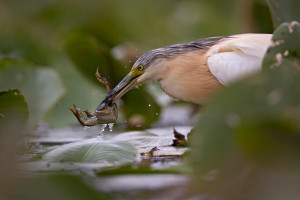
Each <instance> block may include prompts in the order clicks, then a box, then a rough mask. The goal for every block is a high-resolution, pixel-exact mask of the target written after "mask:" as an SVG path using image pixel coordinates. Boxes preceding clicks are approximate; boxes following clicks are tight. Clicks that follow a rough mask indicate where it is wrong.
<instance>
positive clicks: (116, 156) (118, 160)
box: [42, 138, 139, 164]
mask: <svg viewBox="0 0 300 200" xmlns="http://www.w3.org/2000/svg"><path fill="white" fill-rule="evenodd" d="M138 159H139V154H138V152H137V150H136V148H135V147H134V146H132V145H130V144H129V143H126V142H117V141H116V142H112V141H105V140H100V139H98V138H93V139H87V140H83V141H79V142H74V143H70V144H66V145H62V146H60V147H58V148H55V149H53V150H50V151H49V152H47V153H45V154H44V155H42V160H44V161H51V162H83V163H104V164H125V163H131V162H134V161H137V160H138Z"/></svg>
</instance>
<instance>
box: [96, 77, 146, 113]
mask: <svg viewBox="0 0 300 200" xmlns="http://www.w3.org/2000/svg"><path fill="white" fill-rule="evenodd" d="M140 75H141V74H136V73H133V72H130V73H129V74H128V75H127V76H125V78H123V80H122V81H121V82H120V83H119V84H118V85H117V86H116V87H115V88H114V89H112V90H111V92H110V93H109V94H108V95H107V96H106V97H105V98H104V99H103V101H102V102H101V103H100V105H99V106H98V107H97V109H96V111H100V110H102V109H103V108H104V107H105V106H106V104H109V105H112V104H113V103H115V102H116V101H117V100H118V99H119V98H121V97H122V96H123V95H124V94H125V93H126V92H128V91H129V90H130V89H131V88H133V87H134V86H135V85H136V81H137V78H138V77H139V76H140ZM126 85H127V86H126ZM125 86H126V87H125ZM113 96H115V97H113Z"/></svg>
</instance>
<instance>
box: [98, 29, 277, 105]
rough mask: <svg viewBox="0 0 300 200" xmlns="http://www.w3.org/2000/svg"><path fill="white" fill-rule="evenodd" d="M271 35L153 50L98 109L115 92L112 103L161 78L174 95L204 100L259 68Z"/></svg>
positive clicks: (232, 38) (106, 98)
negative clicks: (136, 88)
mask: <svg viewBox="0 0 300 200" xmlns="http://www.w3.org/2000/svg"><path fill="white" fill-rule="evenodd" d="M271 37H272V35H271V34H239V35H232V36H227V37H211V38H206V39H201V40H198V41H194V42H190V43H184V44H175V45H171V46H167V47H162V48H159V49H154V50H151V51H149V52H147V53H145V54H144V55H142V56H141V57H139V58H138V59H137V61H136V62H135V63H134V65H133V67H132V69H131V71H130V72H129V74H128V75H127V76H126V77H125V78H124V79H123V80H122V81H121V82H120V83H119V84H118V85H117V86H116V87H115V88H114V89H113V90H112V91H111V92H110V93H109V94H108V95H107V96H106V97H105V99H104V100H103V101H102V102H101V104H100V105H99V106H98V108H97V109H96V110H101V109H102V108H103V107H104V106H105V103H107V100H108V99H109V98H111V97H112V96H115V97H114V98H113V100H111V103H115V102H116V101H117V100H118V99H119V98H121V97H122V96H123V95H124V94H125V93H126V92H128V91H129V90H130V89H132V88H135V87H137V86H139V85H141V84H144V83H146V82H151V81H155V82H158V83H159V85H160V87H161V89H162V90H163V91H164V92H165V93H166V94H167V95H168V96H170V97H172V98H173V99H176V100H182V101H186V102H191V103H195V104H203V103H205V102H206V101H207V100H208V99H209V97H210V96H211V95H212V94H213V93H214V92H215V91H216V90H218V89H219V88H221V87H224V86H226V85H228V84H229V83H231V82H232V81H235V80H237V79H240V78H242V77H244V76H246V75H249V74H251V73H254V72H256V71H258V70H259V69H260V68H261V64H262V59H263V56H264V54H265V52H266V50H267V48H268V46H269V45H270V44H271Z"/></svg>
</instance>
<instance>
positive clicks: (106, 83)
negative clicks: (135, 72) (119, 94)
mask: <svg viewBox="0 0 300 200" xmlns="http://www.w3.org/2000/svg"><path fill="white" fill-rule="evenodd" d="M95 75H96V77H97V79H98V81H99V82H100V83H102V84H103V85H105V87H106V90H107V93H110V91H111V88H110V85H109V82H108V81H107V80H106V78H104V77H103V76H101V74H100V72H99V70H98V68H97V71H96V74H95Z"/></svg>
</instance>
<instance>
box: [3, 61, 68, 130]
mask: <svg viewBox="0 0 300 200" xmlns="http://www.w3.org/2000/svg"><path fill="white" fill-rule="evenodd" d="M9 88H18V89H19V90H20V91H21V92H22V94H24V96H25V98H26V101H27V102H28V109H29V113H30V116H29V121H28V124H29V126H34V125H36V124H37V123H38V122H40V121H41V120H42V119H43V117H44V116H45V114H46V113H47V112H48V111H49V109H50V108H51V107H52V106H54V104H55V103H56V102H57V100H58V99H59V98H60V97H61V96H62V95H63V94H64V92H65V89H64V85H63V83H62V82H61V80H60V78H59V76H58V75H57V73H56V72H55V71H54V70H53V69H50V68H46V67H31V64H29V63H26V62H24V61H18V60H13V59H2V60H0V90H7V89H9Z"/></svg>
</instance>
